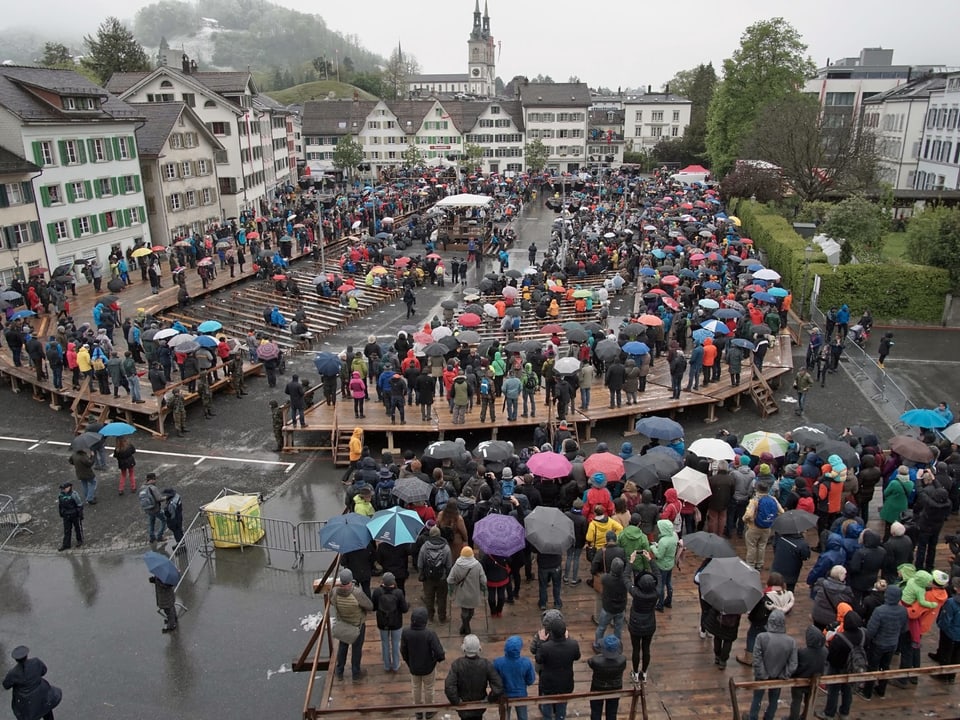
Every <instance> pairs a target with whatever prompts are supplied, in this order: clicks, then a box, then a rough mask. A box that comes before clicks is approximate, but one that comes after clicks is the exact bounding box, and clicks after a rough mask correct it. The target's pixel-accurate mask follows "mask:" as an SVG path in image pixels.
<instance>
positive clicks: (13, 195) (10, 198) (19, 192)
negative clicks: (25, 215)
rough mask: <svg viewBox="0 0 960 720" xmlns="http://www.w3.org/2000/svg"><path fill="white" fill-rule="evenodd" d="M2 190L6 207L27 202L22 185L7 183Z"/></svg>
mask: <svg viewBox="0 0 960 720" xmlns="http://www.w3.org/2000/svg"><path fill="white" fill-rule="evenodd" d="M3 190H4V194H5V196H6V198H7V205H23V204H24V203H25V202H27V200H26V196H25V195H24V192H23V185H21V184H20V183H7V184H6V185H4V186H3Z"/></svg>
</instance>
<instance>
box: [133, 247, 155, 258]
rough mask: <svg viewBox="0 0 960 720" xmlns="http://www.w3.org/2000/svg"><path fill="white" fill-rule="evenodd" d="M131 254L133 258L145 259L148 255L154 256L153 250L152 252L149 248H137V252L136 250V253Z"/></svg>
mask: <svg viewBox="0 0 960 720" xmlns="http://www.w3.org/2000/svg"><path fill="white" fill-rule="evenodd" d="M130 254H131V255H132V256H133V257H144V256H146V255H152V254H153V250H151V249H150V248H148V247H142V248H137V249H136V250H134V251H133V252H132V253H130Z"/></svg>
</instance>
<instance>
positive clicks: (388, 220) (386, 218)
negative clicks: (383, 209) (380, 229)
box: [380, 217, 393, 225]
mask: <svg viewBox="0 0 960 720" xmlns="http://www.w3.org/2000/svg"><path fill="white" fill-rule="evenodd" d="M380 222H382V223H386V224H388V225H389V224H390V223H392V222H393V218H392V217H385V218H383V219H382V220H381V221H380Z"/></svg>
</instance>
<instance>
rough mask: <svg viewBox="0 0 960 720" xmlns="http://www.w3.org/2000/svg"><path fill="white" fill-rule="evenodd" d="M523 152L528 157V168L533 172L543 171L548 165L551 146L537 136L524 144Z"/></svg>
mask: <svg viewBox="0 0 960 720" xmlns="http://www.w3.org/2000/svg"><path fill="white" fill-rule="evenodd" d="M523 154H524V156H525V157H526V163H527V170H528V171H530V172H532V173H539V172H543V169H544V168H545V167H546V166H547V159H548V158H549V157H550V148H548V147H547V146H546V145H544V144H543V141H542V140H541V139H540V138H537V139H536V140H533V141H532V142H528V143H527V144H526V145H524V146H523Z"/></svg>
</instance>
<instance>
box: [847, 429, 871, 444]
mask: <svg viewBox="0 0 960 720" xmlns="http://www.w3.org/2000/svg"><path fill="white" fill-rule="evenodd" d="M850 434H851V435H853V436H854V437H855V438H857V440H859V441H860V442H861V443H863V444H864V445H876V444H877V434H876V433H875V432H874V431H873V430H872V429H870V428H868V427H867V426H866V425H851V426H850ZM868 437H872V438H873V442H872V443H868V442H867V441H866V440H865V438H868Z"/></svg>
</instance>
